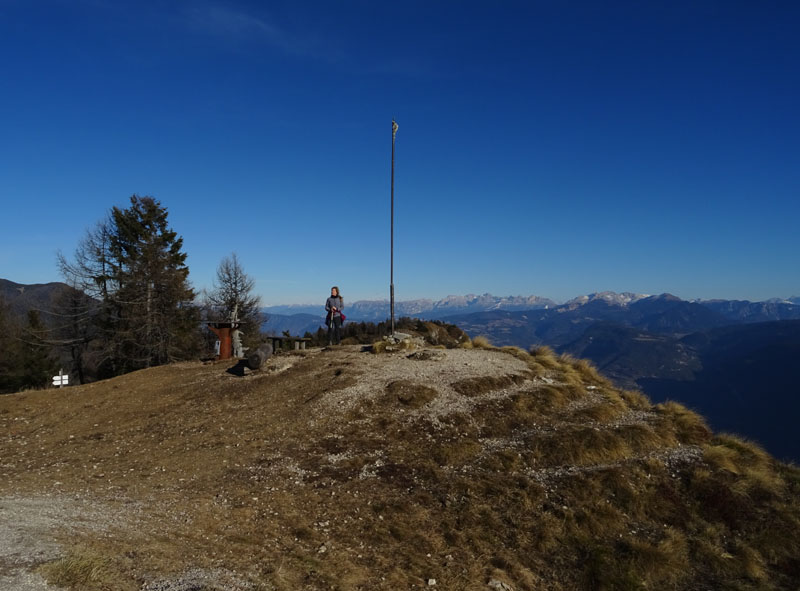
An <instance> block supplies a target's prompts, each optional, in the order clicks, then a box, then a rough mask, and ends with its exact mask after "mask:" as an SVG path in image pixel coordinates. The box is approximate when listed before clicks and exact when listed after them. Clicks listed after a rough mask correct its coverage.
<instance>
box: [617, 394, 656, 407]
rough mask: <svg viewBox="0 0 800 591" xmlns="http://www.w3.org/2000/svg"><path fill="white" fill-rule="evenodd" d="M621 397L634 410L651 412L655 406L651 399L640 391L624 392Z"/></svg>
mask: <svg viewBox="0 0 800 591" xmlns="http://www.w3.org/2000/svg"><path fill="white" fill-rule="evenodd" d="M620 396H621V397H622V399H623V400H624V401H625V402H626V404H627V405H628V407H630V408H632V409H634V410H650V409H651V408H652V406H653V404H652V402H650V399H649V398H648V397H647V396H645V395H644V394H642V393H641V392H639V391H638V390H623V391H622V392H620Z"/></svg>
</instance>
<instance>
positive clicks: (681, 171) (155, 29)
mask: <svg viewBox="0 0 800 591" xmlns="http://www.w3.org/2000/svg"><path fill="white" fill-rule="evenodd" d="M799 25H800V4H798V3H797V2H792V1H773V2H737V1H732V0H719V1H704V0H694V1H691V2H690V1H677V2H676V1H663V2H662V1H658V0H654V1H648V2H641V1H638V0H630V1H609V2H594V1H577V0H563V1H558V2H553V1H550V0H548V1H538V0H532V1H528V2H515V1H505V2H464V1H452V2H451V1H437V2H432V1H424V2H423V1H421V2H417V1H406V2H399V3H384V2H374V1H373V2H366V1H365V2H302V1H286V2H280V1H277V2H245V1H230V0H215V1H214V0H209V1H203V0H198V1H189V0H175V1H173V2H148V1H137V2H127V1H104V0H63V1H62V0H0V55H2V56H3V58H2V60H0V85H2V87H1V88H0V203H2V214H1V215H2V218H3V222H4V223H3V232H2V234H0V277H3V278H6V279H10V280H12V281H16V282H19V283H42V282H48V281H54V280H59V279H60V278H59V276H58V271H57V267H56V262H55V261H56V253H57V252H58V251H59V250H61V251H63V252H64V253H65V254H67V255H71V253H72V252H73V251H74V249H75V247H76V245H77V243H78V241H79V240H80V238H81V237H82V236H83V234H84V233H85V231H86V229H87V228H89V227H91V226H93V225H94V224H95V223H96V222H97V221H98V220H99V219H101V218H103V217H104V215H105V214H106V212H107V211H108V210H109V209H110V208H111V207H112V206H115V205H117V206H125V205H126V204H127V202H128V198H129V197H130V196H131V195H132V194H134V193H135V194H138V195H152V196H154V197H156V198H157V199H159V200H160V201H161V202H162V204H163V205H165V206H166V207H167V208H168V210H169V216H170V221H171V224H172V226H173V228H174V229H175V230H176V231H177V232H178V233H179V234H180V235H181V236H183V238H184V244H185V251H186V252H187V253H188V263H189V267H190V278H191V280H192V282H193V284H194V285H195V287H197V288H202V287H206V286H210V284H211V278H212V277H213V275H214V270H215V268H216V266H217V265H218V263H219V262H220V260H221V259H222V258H223V257H225V256H226V255H228V254H230V253H231V252H234V251H235V252H236V253H237V254H238V255H239V258H240V260H241V261H242V263H243V265H244V267H245V270H246V271H247V272H248V273H249V274H250V275H252V276H253V277H254V278H255V279H256V281H257V290H258V291H259V293H260V294H261V295H262V296H263V300H264V303H265V304H284V303H309V302H316V301H322V300H324V298H325V296H326V295H327V294H328V289H329V287H330V286H331V285H333V284H338V285H339V286H341V289H342V293H343V294H344V295H345V296H346V297H347V298H348V299H350V300H351V301H352V300H358V299H379V298H387V297H388V291H389V189H390V185H389V179H390V176H389V173H390V155H391V121H392V118H393V117H394V118H396V119H397V122H398V124H399V126H400V128H399V131H398V133H397V144H396V149H397V153H396V179H395V198H396V208H395V290H396V296H397V298H398V299H400V300H403V299H412V298H418V297H431V298H439V297H443V296H445V295H448V294H465V293H484V292H491V293H494V294H495V295H517V294H524V295H528V294H537V295H542V296H546V297H551V298H553V299H556V300H564V299H568V298H571V297H574V296H576V295H579V294H583V293H589V292H593V291H602V290H613V291H635V292H640V293H662V292H671V293H674V294H676V295H678V296H681V297H683V298H686V299H692V298H729V299H735V298H736V299H751V300H760V299H765V298H769V297H789V296H794V295H800V269H798V252H800V232H799V231H798V229H797V227H798V220H799V219H800V199H798V196H800V112H799V111H798V107H797V105H798V104H800V35H798V34H797V30H798V26H799Z"/></svg>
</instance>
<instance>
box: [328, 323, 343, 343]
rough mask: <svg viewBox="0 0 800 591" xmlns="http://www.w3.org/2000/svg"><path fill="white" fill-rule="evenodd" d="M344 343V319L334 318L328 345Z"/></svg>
mask: <svg viewBox="0 0 800 591" xmlns="http://www.w3.org/2000/svg"><path fill="white" fill-rule="evenodd" d="M341 342H342V317H341V316H334V317H333V318H331V323H330V324H329V325H328V344H329V345H338V344H340V343H341Z"/></svg>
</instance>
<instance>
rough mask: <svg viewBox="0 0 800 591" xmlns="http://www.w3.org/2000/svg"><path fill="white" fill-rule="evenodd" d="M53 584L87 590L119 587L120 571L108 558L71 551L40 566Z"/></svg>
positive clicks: (46, 578)
mask: <svg viewBox="0 0 800 591" xmlns="http://www.w3.org/2000/svg"><path fill="white" fill-rule="evenodd" d="M39 571H40V572H41V574H42V576H43V577H44V578H45V580H46V581H47V582H48V583H50V584H51V585H57V586H58V587H67V588H70V589H82V590H86V591H94V590H105V589H117V588H119V587H118V586H117V579H118V578H119V577H118V573H115V572H114V570H113V569H112V567H111V561H110V560H109V559H108V558H105V557H102V556H99V555H97V554H93V553H90V552H80V553H71V554H69V555H68V556H65V557H64V558H59V559H58V560H55V561H53V562H48V563H45V564H43V565H41V566H40V567H39Z"/></svg>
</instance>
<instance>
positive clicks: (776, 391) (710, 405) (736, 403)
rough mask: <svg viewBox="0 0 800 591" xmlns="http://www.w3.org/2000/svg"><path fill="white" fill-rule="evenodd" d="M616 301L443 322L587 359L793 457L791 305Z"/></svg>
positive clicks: (799, 414) (796, 322)
mask: <svg viewBox="0 0 800 591" xmlns="http://www.w3.org/2000/svg"><path fill="white" fill-rule="evenodd" d="M624 299H627V300H628V301H627V302H625V301H622V300H620V299H617V298H613V297H608V296H607V295H606V296H603V297H587V298H585V299H584V298H578V299H576V300H572V301H571V302H568V303H567V304H564V305H562V306H557V307H556V308H553V309H548V310H535V311H526V312H505V311H493V312H481V313H477V314H468V315H463V316H455V317H450V318H448V321H449V322H453V323H455V324H457V325H458V326H459V327H461V328H462V329H463V330H465V331H466V332H467V333H468V334H470V336H473V337H474V336H477V335H485V336H487V337H488V338H489V339H490V341H491V342H492V343H494V344H496V345H515V346H519V347H523V348H526V349H527V348H529V347H531V346H536V345H549V346H550V347H552V348H554V349H556V350H557V351H558V352H560V353H569V354H571V355H573V356H576V357H581V358H585V359H589V360H591V361H593V362H594V363H595V364H596V365H597V366H598V368H599V369H600V370H601V372H602V373H603V374H605V375H607V376H608V377H610V378H611V379H613V380H614V381H615V382H617V383H618V384H619V385H621V386H624V387H628V388H635V389H641V390H643V391H644V392H645V393H647V394H648V395H649V396H650V397H651V398H652V399H653V400H655V401H664V400H667V399H673V400H678V401H680V402H683V403H685V404H688V405H690V406H692V407H694V408H696V409H698V410H699V411H700V412H701V413H702V414H703V415H705V416H706V417H708V419H709V421H710V422H711V424H712V426H713V427H714V428H715V429H720V430H727V431H733V432H736V433H740V434H742V435H745V436H748V437H751V438H753V439H755V440H757V441H758V442H760V443H761V444H763V445H764V446H766V447H767V449H768V450H769V451H770V452H771V453H773V454H775V455H776V456H778V457H782V458H788V459H792V460H794V461H798V460H800V440H798V439H797V437H795V435H794V433H795V428H796V424H797V422H798V421H799V420H800V376H799V375H798V374H797V372H796V370H795V369H794V368H796V365H797V360H798V359H800V305H797V304H795V303H793V302H790V301H788V300H778V301H776V300H771V301H768V302H746V301H722V300H715V301H697V302H687V301H684V300H681V299H680V298H676V297H675V296H671V295H669V294H663V295H660V296H650V297H639V298H630V299H628V298H624ZM793 299H796V298H793Z"/></svg>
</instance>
